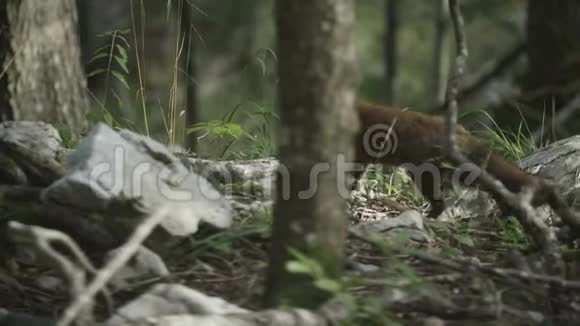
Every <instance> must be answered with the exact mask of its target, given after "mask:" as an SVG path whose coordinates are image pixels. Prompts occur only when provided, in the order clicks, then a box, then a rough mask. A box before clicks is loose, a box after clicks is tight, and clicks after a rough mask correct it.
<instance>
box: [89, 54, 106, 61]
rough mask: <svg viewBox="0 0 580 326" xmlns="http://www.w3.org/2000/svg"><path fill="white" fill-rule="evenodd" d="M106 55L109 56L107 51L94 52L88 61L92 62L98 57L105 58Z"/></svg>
mask: <svg viewBox="0 0 580 326" xmlns="http://www.w3.org/2000/svg"><path fill="white" fill-rule="evenodd" d="M107 57H109V53H107V52H100V53H97V54H95V55H94V56H93V57H92V58H91V60H89V63H92V62H94V61H96V60H99V59H102V58H107Z"/></svg>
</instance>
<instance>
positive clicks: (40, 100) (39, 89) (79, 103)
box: [0, 0, 88, 132]
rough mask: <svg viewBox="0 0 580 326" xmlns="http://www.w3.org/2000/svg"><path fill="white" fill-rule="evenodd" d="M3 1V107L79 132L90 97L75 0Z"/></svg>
mask: <svg viewBox="0 0 580 326" xmlns="http://www.w3.org/2000/svg"><path fill="white" fill-rule="evenodd" d="M1 6H2V7H3V9H2V10H5V13H4V15H5V18H6V19H3V20H0V25H1V26H2V27H0V29H1V30H2V34H1V35H0V38H1V40H0V47H1V48H0V53H1V55H2V56H3V57H2V58H0V59H2V63H3V66H4V67H6V73H5V74H4V75H3V76H2V79H3V81H2V86H5V88H2V89H1V90H0V92H2V93H3V95H2V96H1V97H2V99H3V100H2V106H4V105H7V108H2V111H3V112H6V111H11V113H12V118H14V119H17V120H42V121H45V122H49V123H52V124H54V125H56V126H58V127H66V128H70V129H71V130H72V131H73V132H79V131H80V130H82V129H83V127H85V125H86V121H85V114H86V112H87V107H88V105H87V104H88V102H87V97H86V93H85V91H86V80H85V78H84V75H83V70H82V66H81V63H80V59H81V55H80V50H79V41H78V35H77V7H76V3H75V1H74V0H51V1H35V0H7V1H5V2H3V4H2V5H1Z"/></svg>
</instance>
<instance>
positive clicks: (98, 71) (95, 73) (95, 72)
mask: <svg viewBox="0 0 580 326" xmlns="http://www.w3.org/2000/svg"><path fill="white" fill-rule="evenodd" d="M105 72H107V70H106V69H102V68H98V69H95V70H93V71H91V72H89V73H88V74H87V78H90V77H93V76H96V75H100V74H102V73H105Z"/></svg>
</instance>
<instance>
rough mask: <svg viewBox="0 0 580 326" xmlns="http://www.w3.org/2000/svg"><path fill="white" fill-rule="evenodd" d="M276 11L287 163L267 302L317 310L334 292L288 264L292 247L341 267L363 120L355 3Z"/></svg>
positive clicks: (289, 3)
mask: <svg viewBox="0 0 580 326" xmlns="http://www.w3.org/2000/svg"><path fill="white" fill-rule="evenodd" d="M275 15H276V27H277V40H278V57H279V61H278V63H279V74H280V83H279V97H280V105H281V112H280V118H281V128H280V139H281V144H280V147H279V150H280V162H281V167H280V168H279V175H278V178H277V189H278V190H277V200H276V204H275V208H274V224H273V235H272V247H271V252H270V266H269V271H268V280H267V290H266V295H265V299H266V302H265V303H266V305H268V306H275V305H278V304H281V303H283V304H289V305H295V306H302V307H313V306H317V305H318V304H319V303H321V302H322V301H323V300H325V299H327V297H328V293H326V292H323V291H321V290H318V289H317V288H316V287H314V285H313V284H312V279H311V278H309V277H306V276H300V275H297V274H292V273H289V272H288V271H287V270H286V263H287V262H288V261H289V260H294V258H293V257H291V256H290V255H289V251H288V249H289V248H293V249H295V250H298V251H300V252H302V253H303V254H305V255H307V256H309V257H310V258H312V259H315V260H316V261H317V262H318V263H319V264H320V265H321V266H322V268H323V269H324V271H325V273H326V275H327V276H328V277H330V278H333V277H337V276H339V275H340V273H341V271H342V267H343V244H344V236H345V228H346V225H345V223H346V220H347V211H346V201H345V197H347V196H348V193H349V192H348V191H347V190H346V186H345V182H344V180H343V177H344V173H343V172H344V171H341V166H339V165H340V162H341V161H342V160H345V161H346V162H352V158H353V154H354V148H353V141H354V133H355V132H356V129H357V127H358V124H359V122H358V119H357V116H356V114H355V111H354V100H355V87H356V84H357V82H358V75H357V71H356V66H355V50H354V43H353V24H354V3H353V1H352V0H319V1H311V0H278V1H277V2H276V8H275ZM297 22H299V23H297ZM342 155H344V157H343V156H342ZM311 175H312V177H311ZM311 179H314V180H312V181H311Z"/></svg>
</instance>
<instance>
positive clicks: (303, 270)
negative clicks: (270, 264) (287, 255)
mask: <svg viewBox="0 0 580 326" xmlns="http://www.w3.org/2000/svg"><path fill="white" fill-rule="evenodd" d="M286 270H287V271H289V272H290V273H295V274H308V275H309V274H310V269H309V268H308V266H306V265H305V264H303V263H301V262H298V261H295V260H293V261H289V262H287V263H286Z"/></svg>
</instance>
